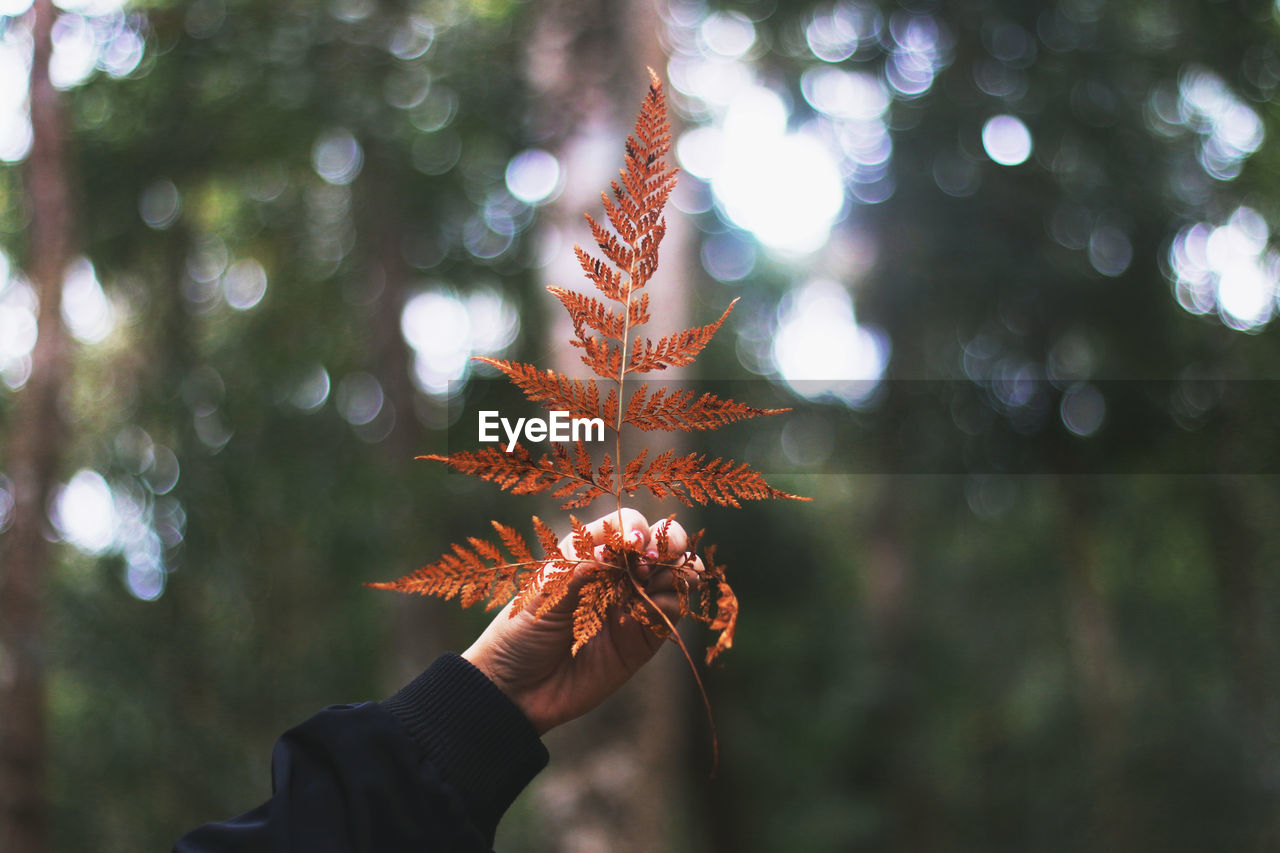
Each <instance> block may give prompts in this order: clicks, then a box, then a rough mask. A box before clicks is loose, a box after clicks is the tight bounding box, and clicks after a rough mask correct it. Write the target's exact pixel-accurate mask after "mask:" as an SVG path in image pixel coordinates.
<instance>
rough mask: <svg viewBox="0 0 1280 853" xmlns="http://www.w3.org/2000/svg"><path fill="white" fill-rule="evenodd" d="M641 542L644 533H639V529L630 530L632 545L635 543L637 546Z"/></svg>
mask: <svg viewBox="0 0 1280 853" xmlns="http://www.w3.org/2000/svg"><path fill="white" fill-rule="evenodd" d="M643 542H644V534H643V533H641V532H640V531H639V530H633V531H631V543H632V544H633V545H636V546H637V547H639V545H640V544H641V543H643Z"/></svg>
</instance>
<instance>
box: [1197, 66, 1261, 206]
mask: <svg viewBox="0 0 1280 853" xmlns="http://www.w3.org/2000/svg"><path fill="white" fill-rule="evenodd" d="M1178 113H1179V118H1180V119H1181V121H1182V123H1183V124H1185V125H1186V126H1188V127H1190V128H1192V129H1193V130H1195V131H1196V132H1197V133H1198V134H1200V147H1199V150H1198V152H1197V157H1198V159H1199V161H1200V165H1201V167H1202V168H1203V169H1204V171H1205V174H1207V175H1209V176H1210V177H1212V178H1215V179H1217V180H1220V181H1229V180H1231V179H1233V178H1235V177H1236V176H1237V175H1239V174H1240V169H1241V168H1242V166H1243V164H1244V161H1245V160H1246V159H1247V158H1248V157H1249V155H1250V154H1252V153H1253V152H1255V151H1257V150H1258V149H1259V148H1260V147H1261V146H1262V139H1263V135H1264V134H1263V128H1262V120H1261V119H1259V118H1258V114H1257V113H1256V112H1254V111H1253V108H1252V107H1250V106H1249V105H1248V104H1246V103H1245V102H1244V101H1242V100H1240V99H1239V98H1237V97H1236V96H1235V95H1234V94H1233V93H1232V92H1231V89H1230V88H1229V87H1228V86H1227V84H1226V83H1225V82H1223V80H1222V78H1221V77H1219V76H1218V75H1216V74H1214V73H1213V72H1212V71H1208V70H1206V69H1204V68H1196V67H1192V68H1188V69H1187V70H1185V71H1184V72H1183V73H1182V74H1181V75H1180V77H1179V80H1178Z"/></svg>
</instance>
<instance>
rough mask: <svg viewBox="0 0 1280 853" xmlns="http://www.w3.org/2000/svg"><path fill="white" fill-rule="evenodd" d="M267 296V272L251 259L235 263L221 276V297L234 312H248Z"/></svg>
mask: <svg viewBox="0 0 1280 853" xmlns="http://www.w3.org/2000/svg"><path fill="white" fill-rule="evenodd" d="M266 294H267V271H266V270H264V269H263V268H262V264H260V263H258V262H257V261H256V260H254V259H253V258H245V259H244V260H241V261H236V262H235V263H234V264H232V265H231V266H230V267H228V268H227V271H226V273H224V274H223V276H222V296H223V298H224V299H226V300H227V304H228V305H230V306H231V307H232V308H234V309H235V310H236V311H248V310H249V309H250V308H253V307H254V306H256V305H257V304H258V303H259V302H261V301H262V298H263V297H264V296H266Z"/></svg>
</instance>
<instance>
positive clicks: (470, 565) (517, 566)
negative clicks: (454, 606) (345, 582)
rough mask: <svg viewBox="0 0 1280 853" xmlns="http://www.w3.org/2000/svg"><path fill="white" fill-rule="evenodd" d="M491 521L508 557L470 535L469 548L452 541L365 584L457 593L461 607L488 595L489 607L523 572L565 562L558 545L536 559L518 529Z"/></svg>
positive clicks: (505, 597) (504, 597)
mask: <svg viewBox="0 0 1280 853" xmlns="http://www.w3.org/2000/svg"><path fill="white" fill-rule="evenodd" d="M535 522H537V519H535ZM537 523H539V524H540V523H541V522H537ZM492 524H493V527H494V529H495V530H497V531H498V536H499V537H500V538H501V541H502V544H503V545H504V546H505V547H506V549H507V552H508V553H509V554H510V555H511V556H510V559H507V558H504V557H503V556H502V551H501V550H500V549H499V548H498V546H497V545H496V544H494V543H493V542H490V541H488V540H484V539H480V538H478V537H475V536H473V537H470V538H469V539H468V540H467V541H468V542H469V543H470V545H471V547H470V548H468V547H466V546H464V545H458V544H454V545H452V546H450V547H451V548H452V549H453V553H451V554H445V555H443V556H442V557H441V558H440V559H439V560H437V561H436V562H434V563H429V564H428V565H426V566H423V567H422V568H420V569H418V570H417V571H416V572H413V573H412V574H408V575H405V576H404V577H402V578H399V579H397V580H394V581H388V582H385V583H370V584H365V585H366V586H368V587H372V588H373V589H389V590H394V591H396V592H407V593H415V594H417V595H434V596H438V597H440V598H443V599H446V600H447V599H450V598H453V597H455V596H457V597H458V598H459V599H460V600H461V603H462V606H463V607H470V606H472V605H473V604H476V603H478V602H481V601H484V600H486V599H488V600H489V603H488V605H487V606H486V607H485V609H486V610H492V609H493V608H495V607H500V606H502V605H503V604H506V603H507V602H508V601H509V600H510V599H511V596H512V595H514V594H515V592H516V590H517V589H518V588H519V584H518V582H517V578H518V576H519V575H521V574H522V573H526V572H532V573H538V572H540V571H542V570H543V569H544V568H545V567H546V566H547V565H548V564H549V563H567V562H568V561H566V560H564V558H563V556H561V555H560V552H559V550H558V549H556V550H555V552H554V554H555V556H552V553H551V552H548V553H547V556H546V557H544V558H543V559H535V558H534V556H533V554H532V553H531V552H530V551H529V546H528V545H527V544H526V543H525V541H524V538H523V537H522V536H520V534H519V533H517V532H516V531H515V530H513V529H511V528H510V527H507V526H506V525H504V524H501V523H499V522H497V521H494V522H492Z"/></svg>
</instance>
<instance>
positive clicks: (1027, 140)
mask: <svg viewBox="0 0 1280 853" xmlns="http://www.w3.org/2000/svg"><path fill="white" fill-rule="evenodd" d="M982 148H983V150H985V151H986V152H987V156H988V157H990V158H991V159H992V160H994V161H995V162H997V163H999V164H1000V165H1001V166H1017V165H1018V164H1019V163H1023V162H1025V161H1026V159H1027V158H1028V157H1030V156H1031V131H1029V130H1028V129H1027V126H1026V125H1025V124H1023V123H1022V119H1020V118H1018V117H1017V116H1011V115H998V116H992V117H991V118H989V119H987V122H986V124H984V125H983V126H982Z"/></svg>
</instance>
